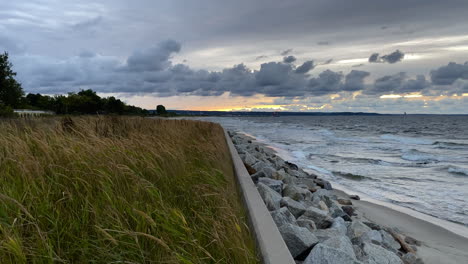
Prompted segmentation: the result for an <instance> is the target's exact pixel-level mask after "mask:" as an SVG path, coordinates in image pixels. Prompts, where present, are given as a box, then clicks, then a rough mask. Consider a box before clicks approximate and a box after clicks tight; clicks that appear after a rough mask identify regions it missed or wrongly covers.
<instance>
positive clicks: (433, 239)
mask: <svg viewBox="0 0 468 264" xmlns="http://www.w3.org/2000/svg"><path fill="white" fill-rule="evenodd" d="M334 193H335V194H336V195H337V196H339V197H349V195H348V194H346V193H345V192H343V191H340V190H335V191H334ZM353 205H354V206H355V208H356V209H357V213H358V214H359V215H360V216H361V217H363V218H366V219H368V220H370V221H372V222H375V223H378V224H379V225H381V226H385V227H390V228H393V227H396V228H398V229H399V230H400V231H401V233H403V234H405V235H409V236H411V237H413V238H415V239H417V240H419V241H421V243H422V245H421V246H420V247H418V251H417V252H418V255H419V256H420V257H421V258H422V259H423V260H424V263H426V264H441V263H444V264H460V263H468V238H467V237H466V235H467V234H468V233H467V231H468V228H466V227H464V226H461V225H458V224H454V223H451V222H447V221H443V220H440V219H436V218H433V217H431V216H427V215H422V214H420V213H418V212H414V211H413V212H412V213H411V214H415V215H417V216H413V215H410V214H407V213H405V212H402V211H400V210H395V209H392V208H390V207H387V206H383V205H380V204H377V203H375V202H369V201H366V200H360V201H355V200H353ZM392 207H393V206H392ZM404 209H406V208H404ZM404 209H403V210H404ZM406 210H409V211H408V212H410V211H412V210H410V209H406ZM406 210H405V211H406ZM419 217H424V218H425V220H423V219H420V218H419ZM432 221H434V222H436V223H437V224H433V223H431V222H432ZM443 224H446V225H447V226H446V227H447V228H448V229H450V230H452V231H453V232H452V231H449V230H448V229H446V228H443V227H442V226H441V225H443ZM457 231H458V232H457ZM454 232H457V234H456V233H454Z"/></svg>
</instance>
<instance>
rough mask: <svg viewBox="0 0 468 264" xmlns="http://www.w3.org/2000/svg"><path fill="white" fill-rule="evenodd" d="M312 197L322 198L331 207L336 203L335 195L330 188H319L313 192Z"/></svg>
mask: <svg viewBox="0 0 468 264" xmlns="http://www.w3.org/2000/svg"><path fill="white" fill-rule="evenodd" d="M312 199H313V200H314V199H318V200H322V201H324V202H325V204H326V205H327V206H328V207H331V206H332V205H333V204H334V202H333V200H334V199H335V196H334V195H333V194H332V193H331V192H330V191H329V190H325V189H319V190H317V191H316V192H314V193H313V194H312Z"/></svg>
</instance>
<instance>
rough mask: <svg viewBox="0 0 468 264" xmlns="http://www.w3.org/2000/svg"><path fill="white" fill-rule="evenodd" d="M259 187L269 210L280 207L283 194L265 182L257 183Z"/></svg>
mask: <svg viewBox="0 0 468 264" xmlns="http://www.w3.org/2000/svg"><path fill="white" fill-rule="evenodd" d="M257 189H258V192H259V193H260V195H261V196H262V198H263V202H265V205H266V206H267V208H268V210H270V211H274V210H277V209H279V208H280V201H281V199H282V197H281V195H280V194H279V193H277V192H276V191H274V190H273V189H271V188H270V187H268V186H266V185H265V184H263V183H258V184H257Z"/></svg>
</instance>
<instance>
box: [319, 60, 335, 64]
mask: <svg viewBox="0 0 468 264" xmlns="http://www.w3.org/2000/svg"><path fill="white" fill-rule="evenodd" d="M332 61H333V59H328V60H326V61H324V62H322V64H321V65H327V64H330V63H332Z"/></svg>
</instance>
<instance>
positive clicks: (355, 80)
mask: <svg viewBox="0 0 468 264" xmlns="http://www.w3.org/2000/svg"><path fill="white" fill-rule="evenodd" d="M369 75H370V73H369V72H366V71H357V70H352V71H351V72H350V73H349V74H348V75H346V77H345V82H344V85H343V88H342V90H343V91H348V92H354V91H361V90H364V79H365V78H366V77H368V76H369Z"/></svg>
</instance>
